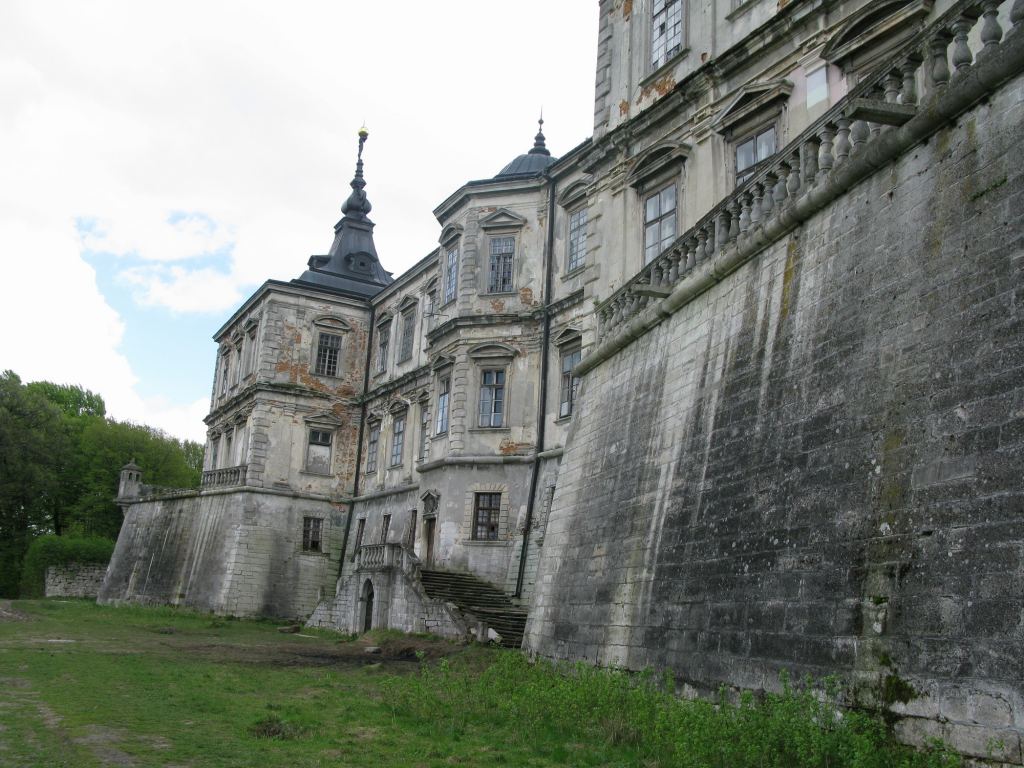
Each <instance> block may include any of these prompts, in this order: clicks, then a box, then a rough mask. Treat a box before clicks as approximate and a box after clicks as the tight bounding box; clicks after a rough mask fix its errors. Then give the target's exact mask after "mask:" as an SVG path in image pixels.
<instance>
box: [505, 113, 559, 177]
mask: <svg viewBox="0 0 1024 768" xmlns="http://www.w3.org/2000/svg"><path fill="white" fill-rule="evenodd" d="M537 124H538V128H537V135H536V136H534V137H533V149H531V150H530V151H529V152H527V153H526V154H525V155H519V157H517V158H516V159H515V160H513V161H512V162H511V163H509V164H508V165H506V166H505V167H504V168H502V169H501V170H500V171H498V175H497V176H495V177H494V178H496V179H502V178H506V177H509V176H535V175H536V174H538V173H541V172H542V171H544V170H545V169H546V168H547V167H548V166H549V165H551V164H552V163H555V162H557V160H558V158H557V157H552V156H551V153H550V152H549V151H548V148H547V147H546V146H545V145H544V132H543V130H542V129H543V127H544V118H543V117H542V118H541V119H540V120H538V121H537Z"/></svg>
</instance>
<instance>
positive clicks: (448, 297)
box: [441, 242, 459, 307]
mask: <svg viewBox="0 0 1024 768" xmlns="http://www.w3.org/2000/svg"><path fill="white" fill-rule="evenodd" d="M441 289H442V290H441V306H442V307H445V306H448V305H449V304H451V303H452V302H453V301H455V300H456V299H457V298H459V243H458V242H456V243H454V244H453V245H450V246H447V247H446V248H445V261H444V284H443V285H442V286H441Z"/></svg>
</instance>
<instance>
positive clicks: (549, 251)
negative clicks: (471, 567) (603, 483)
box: [512, 171, 555, 597]
mask: <svg viewBox="0 0 1024 768" xmlns="http://www.w3.org/2000/svg"><path fill="white" fill-rule="evenodd" d="M544 177H545V178H546V179H547V181H548V232H547V237H546V238H545V239H544V293H543V295H542V296H541V307H542V308H541V312H542V318H543V323H544V326H543V332H542V335H541V349H540V387H539V395H538V400H539V402H538V404H537V447H536V449H535V451H534V456H533V468H532V470H531V471H530V495H529V496H528V497H527V499H526V524H525V525H524V527H523V548H522V550H521V551H520V553H519V576H518V577H517V578H516V591H515V594H513V595H512V596H513V597H522V596H523V581H525V579H526V555H527V552H528V551H529V549H530V528H531V526H532V525H533V505H534V503H535V502H534V499H535V498H536V496H537V483H538V481H539V480H540V462H541V458H540V455H541V453H542V452H543V451H544V427H545V426H546V424H547V399H548V342H549V340H550V338H551V313H550V312H549V311H548V302H549V301H550V299H551V282H552V274H553V271H554V262H555V259H554V249H555V180H554V178H552V176H551V175H550V173H549V172H548V171H544Z"/></svg>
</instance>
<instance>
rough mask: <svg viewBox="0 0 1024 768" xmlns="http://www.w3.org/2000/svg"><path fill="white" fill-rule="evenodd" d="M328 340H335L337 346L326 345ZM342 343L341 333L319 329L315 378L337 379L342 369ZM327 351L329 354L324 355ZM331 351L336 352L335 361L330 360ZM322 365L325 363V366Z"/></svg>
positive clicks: (314, 369)
mask: <svg viewBox="0 0 1024 768" xmlns="http://www.w3.org/2000/svg"><path fill="white" fill-rule="evenodd" d="M328 339H335V340H336V346H334V347H330V346H328V345H327V344H325V341H326V340H328ZM341 341H342V337H341V334H340V333H333V332H332V331H328V330H326V329H317V334H316V347H315V349H316V352H315V353H314V357H313V375H314V376H330V377H331V378H337V376H338V371H339V370H340V368H341ZM325 351H326V353H327V354H324V353H325ZM331 351H333V352H334V359H333V361H330V360H329V359H328V358H329V356H330V352H331ZM321 363H324V365H323V366H322V365H321ZM332 363H333V365H332Z"/></svg>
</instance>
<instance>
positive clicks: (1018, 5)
mask: <svg viewBox="0 0 1024 768" xmlns="http://www.w3.org/2000/svg"><path fill="white" fill-rule="evenodd" d="M1010 23H1011V24H1013V28H1014V29H1017V28H1018V27H1019V26H1021V24H1024V0H1014V3H1013V7H1012V8H1010Z"/></svg>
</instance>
